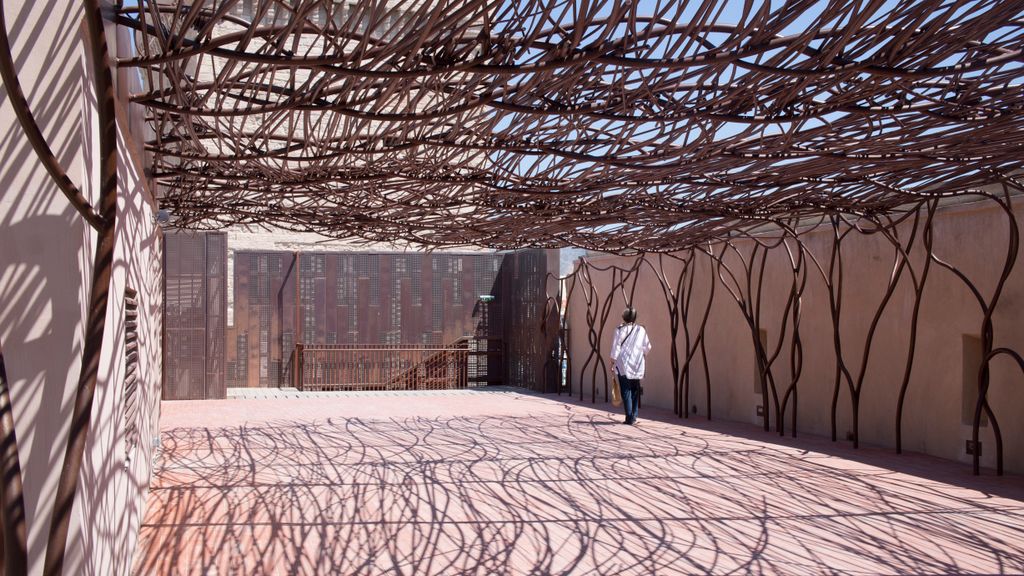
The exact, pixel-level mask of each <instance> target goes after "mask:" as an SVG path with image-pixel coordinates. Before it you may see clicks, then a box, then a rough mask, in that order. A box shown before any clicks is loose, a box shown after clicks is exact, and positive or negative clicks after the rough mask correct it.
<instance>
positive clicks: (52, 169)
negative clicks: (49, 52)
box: [0, 0, 104, 231]
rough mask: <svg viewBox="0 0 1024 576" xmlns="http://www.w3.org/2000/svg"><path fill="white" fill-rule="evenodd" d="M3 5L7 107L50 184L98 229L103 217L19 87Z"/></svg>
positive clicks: (0, 57) (0, 71)
mask: <svg viewBox="0 0 1024 576" xmlns="http://www.w3.org/2000/svg"><path fill="white" fill-rule="evenodd" d="M4 8H5V7H4V2H3V0H0V77H2V78H3V81H4V87H5V88H7V97H8V99H9V100H10V103H11V108H13V109H14V114H15V115H16V116H17V117H18V123H20V124H21V129H22V130H23V131H24V132H25V137H27V138H28V141H29V143H30V144H31V145H32V149H33V150H34V151H35V153H36V156H38V157H39V163H40V164H42V165H43V168H45V169H46V172H47V173H48V174H49V175H50V177H51V178H53V181H54V183H55V184H57V187H58V188H60V191H61V192H63V193H64V196H66V197H67V199H68V202H70V203H71V206H72V207H74V209H75V210H76V211H78V213H79V214H81V215H82V218H84V219H85V221H86V222H88V223H89V226H92V228H93V229H94V230H97V231H98V230H100V229H101V228H103V225H104V221H103V216H101V215H100V214H97V213H96V210H94V209H93V207H92V204H90V203H89V200H88V199H86V197H85V195H84V194H82V191H81V190H79V189H78V186H75V183H74V182H72V181H71V179H70V178H68V174H67V171H65V170H64V167H63V166H61V164H60V161H59V160H57V156H55V155H54V153H53V150H51V149H50V145H49V144H47V143H46V137H45V136H43V133H42V131H41V130H40V129H39V124H38V123H37V122H36V119H35V116H33V115H32V109H31V108H30V107H29V104H28V100H27V99H26V98H25V92H24V91H23V90H22V89H21V81H20V80H18V71H17V70H15V68H14V59H13V58H12V56H11V42H10V40H9V39H8V37H7V21H6V19H5V17H4Z"/></svg>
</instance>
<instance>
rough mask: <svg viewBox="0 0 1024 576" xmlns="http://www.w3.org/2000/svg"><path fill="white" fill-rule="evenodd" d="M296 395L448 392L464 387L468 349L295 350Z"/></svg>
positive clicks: (341, 346) (385, 346)
mask: <svg viewBox="0 0 1024 576" xmlns="http://www.w3.org/2000/svg"><path fill="white" fill-rule="evenodd" d="M295 349H296V358H298V360H299V366H298V368H299V369H298V371H297V376H298V377H297V378H296V381H295V387H296V388H298V389H299V390H448V389H456V388H466V387H467V385H468V384H469V379H468V370H467V369H468V365H469V362H468V358H469V355H470V350H469V348H468V346H467V345H466V342H465V341H464V340H460V341H458V342H456V343H455V344H452V345H448V346H421V345H407V344H405V345H391V344H336V345H316V346H303V345H301V344H299V345H296V348H295Z"/></svg>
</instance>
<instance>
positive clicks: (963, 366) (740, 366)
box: [569, 198, 1024, 473]
mask: <svg viewBox="0 0 1024 576" xmlns="http://www.w3.org/2000/svg"><path fill="white" fill-rule="evenodd" d="M1016 202H1017V204H1018V205H1024V201H1022V200H1021V199H1020V198H1017V199H1016ZM1021 210H1022V209H1021V208H1018V209H1017V211H1016V214H1017V221H1018V222H1019V221H1020V220H1021V218H1020V216H1021ZM901 231H902V233H903V234H904V235H906V234H907V233H908V232H909V230H908V228H907V227H906V226H904V227H902V228H901ZM934 231H935V244H934V250H935V253H936V255H938V256H940V257H941V258H943V259H945V260H947V261H949V262H951V263H953V264H955V265H956V266H958V267H959V268H960V269H961V270H963V271H964V273H965V274H967V276H968V277H969V278H971V279H972V280H973V281H974V282H976V283H977V284H978V286H979V288H980V290H981V292H982V294H984V295H985V296H986V297H988V296H989V295H991V293H992V291H993V289H994V286H995V283H996V281H997V279H998V276H999V274H1000V272H1001V269H1002V265H1003V262H1004V260H1005V257H1006V247H1007V238H1008V234H1009V225H1008V222H1007V218H1006V216H1005V214H1004V213H1003V212H1001V211H1000V210H999V209H998V208H996V207H995V205H994V203H992V202H990V201H986V202H976V203H970V204H963V205H959V206H950V207H945V208H942V209H940V211H939V213H938V214H937V216H936V220H935V223H934ZM904 237H905V236H904ZM805 241H806V243H807V245H808V246H809V248H810V249H811V251H812V253H813V254H814V255H815V257H816V258H817V259H818V261H819V262H820V263H821V264H822V265H823V266H826V267H827V262H828V255H829V251H830V249H831V244H832V240H831V230H830V229H829V230H820V231H815V232H812V233H810V234H809V235H808V236H807V237H806V238H805ZM737 245H738V246H740V247H741V249H742V250H743V251H745V254H749V251H750V247H751V243H750V242H749V241H746V242H744V241H739V242H737ZM916 246H917V249H916V252H913V253H912V261H913V262H914V264H915V266H916V267H917V268H918V269H920V267H921V265H922V263H923V252H922V251H921V250H920V240H918V243H917V244H916ZM716 249H717V250H719V251H720V250H721V246H718V247H716ZM648 258H649V259H650V261H652V262H656V257H654V258H652V257H650V256H648ZM589 260H590V261H591V262H592V263H593V264H594V265H595V266H607V265H610V264H617V265H619V266H625V267H627V268H628V267H629V266H630V265H631V264H632V262H633V260H632V259H631V258H619V257H612V256H590V257H589ZM665 262H666V265H665V270H666V273H667V276H668V278H670V279H672V280H673V281H674V280H675V279H676V278H678V275H679V270H680V269H681V265H680V264H679V263H678V262H676V261H670V260H669V259H666V260H665ZM727 262H728V263H730V265H731V266H733V267H734V268H736V267H738V264H739V262H738V259H737V258H735V257H730V258H728V259H727ZM843 263H844V275H845V280H844V288H843V304H842V310H843V313H842V320H841V324H840V325H841V330H842V338H843V351H844V357H845V359H846V362H847V364H848V366H849V367H850V369H851V371H852V372H854V377H856V373H857V372H858V371H859V367H860V362H859V360H860V358H861V354H862V352H863V350H864V342H865V337H866V334H867V331H868V327H869V325H870V322H871V318H872V316H873V314H874V312H875V310H876V308H877V305H878V303H879V302H880V301H881V298H882V296H883V293H884V291H885V288H886V283H887V281H888V278H889V274H890V272H891V270H892V265H893V248H892V247H891V245H890V244H889V243H888V242H887V241H886V240H885V239H883V238H882V237H880V235H878V234H875V235H870V236H865V235H862V234H858V233H853V234H851V235H850V236H849V237H848V238H847V240H845V241H844V253H843ZM1022 268H1024V266H1022V263H1021V262H1019V261H1018V262H1017V267H1016V269H1015V270H1014V272H1013V273H1012V274H1011V276H1010V277H1009V281H1008V283H1007V286H1006V288H1005V291H1004V294H1003V296H1002V299H1001V300H1000V302H999V304H998V306H997V308H996V311H995V315H994V323H995V346H996V347H1000V346H1006V347H1010V348H1014V349H1016V350H1018V351H1024V323H1022V322H1021V320H1022V317H1024V314H1022V308H1021V302H1022V298H1024V269H1022ZM826 269H827V268H826ZM709 274H710V270H709V259H708V258H707V257H704V258H700V259H699V261H698V267H697V276H696V278H695V289H694V303H693V305H692V306H693V309H692V310H691V317H690V319H689V322H690V326H691V327H692V329H693V330H696V328H697V325H698V324H699V319H700V318H699V315H700V314H701V313H702V312H703V306H704V304H705V303H706V302H707V297H708V287H709V285H710V276H709ZM593 278H594V281H595V283H596V285H597V293H598V295H599V296H600V298H602V299H603V298H605V297H606V295H607V293H608V286H609V283H610V273H607V272H606V273H594V274H593ZM791 281H792V272H791V269H790V267H789V260H788V257H787V256H786V252H785V251H784V250H773V251H772V252H771V254H770V255H769V258H768V264H767V269H766V274H765V288H764V295H763V299H764V300H763V310H764V312H763V321H762V323H763V327H765V328H766V337H767V344H768V346H769V348H771V349H773V348H774V347H775V346H776V345H777V344H778V341H779V338H780V334H781V318H782V310H783V308H784V306H785V300H786V296H787V295H788V293H789V289H790V283H791ZM630 287H631V286H630V285H627V287H626V289H627V291H628V290H629V289H630ZM635 294H636V296H635V300H634V303H635V306H636V307H637V309H638V310H639V314H640V322H641V323H643V324H644V325H646V326H647V328H648V330H649V332H650V336H651V340H652V341H653V344H654V349H653V350H652V352H651V355H650V356H649V358H648V373H647V378H646V379H645V381H644V391H645V395H644V403H645V405H648V406H650V405H655V406H659V407H664V408H669V409H670V408H671V407H672V403H673V388H672V384H671V382H672V372H671V366H670V361H669V349H670V348H669V347H670V342H671V337H670V331H669V322H668V308H667V306H666V303H665V300H664V298H663V296H662V289H661V285H660V283H659V282H658V280H657V278H656V276H655V275H654V273H653V272H652V269H651V268H650V267H648V266H644V267H643V268H642V270H641V273H640V278H639V281H638V285H637V287H636V290H635ZM614 298H615V300H614V303H613V305H612V308H611V314H610V316H609V318H608V320H607V322H606V326H607V327H606V329H605V333H604V336H603V340H602V342H601V353H602V354H604V355H605V356H607V353H608V349H609V348H610V346H611V341H610V338H611V333H612V332H613V330H614V327H615V326H616V325H617V324H618V323H619V322H620V314H621V311H622V308H623V306H624V299H623V298H622V296H621V295H619V294H616V295H615V297H614ZM912 307H913V292H912V289H911V283H910V277H909V273H907V272H905V273H904V275H903V278H902V279H901V280H900V283H899V285H898V287H897V290H896V292H895V294H894V296H893V298H892V301H891V302H890V303H889V306H888V308H887V309H886V311H885V314H884V316H883V317H882V319H881V322H880V324H879V326H878V329H877V334H876V336H875V338H874V342H873V346H872V348H871V354H870V356H869V363H868V367H867V371H866V374H865V378H864V385H863V392H862V393H861V402H860V403H861V409H860V439H861V442H864V443H868V444H874V445H881V446H887V447H893V446H895V418H896V405H897V398H898V393H899V386H900V383H901V381H902V376H903V369H904V362H905V359H906V350H907V343H908V340H909V334H910V318H911V311H912ZM981 323H982V313H981V311H980V308H979V306H978V304H977V303H976V301H975V300H974V298H973V297H972V296H971V294H970V292H969V291H968V289H967V288H966V287H965V286H964V284H963V283H962V282H961V281H960V280H958V279H957V278H956V277H955V276H954V275H953V274H952V273H950V272H949V271H947V270H944V269H942V268H939V267H937V266H933V267H932V270H931V274H930V277H929V279H928V282H927V285H926V288H925V292H924V298H923V303H922V309H921V320H920V325H919V332H918V342H917V353H916V355H915V364H914V370H913V373H912V378H911V381H910V385H909V389H908V393H907V398H906V406H905V410H904V416H903V447H904V449H905V450H910V451H918V452H925V453H928V454H933V455H937V456H940V457H943V458H948V459H953V460H961V461H964V462H968V461H970V458H971V457H970V456H969V455H967V453H966V446H965V441H966V440H967V439H968V438H970V434H971V427H970V426H969V425H967V424H964V423H963V409H964V405H965V404H966V405H967V406H968V408H969V413H970V414H971V415H972V416H973V406H974V399H973V398H972V397H970V395H971V394H972V391H973V390H974V386H976V385H975V384H974V380H973V379H972V380H970V381H969V382H968V384H967V385H966V386H965V383H964V381H965V376H964V374H965V372H966V373H967V374H968V377H969V378H973V377H974V375H975V374H976V372H975V366H976V364H974V363H976V362H978V359H977V358H971V345H972V344H971V342H972V340H971V339H972V338H976V337H978V336H979V335H980V330H981ZM569 325H570V329H571V334H570V351H571V354H572V361H573V377H572V378H573V393H574V394H576V395H577V396H578V394H579V385H580V382H581V381H582V383H583V386H584V388H585V394H584V396H585V398H589V397H590V390H591V382H592V377H591V372H590V370H587V372H586V374H581V373H580V368H581V364H582V363H583V361H584V360H585V359H586V357H587V354H588V353H589V351H590V347H589V344H588V342H587V321H586V302H585V299H584V297H583V294H582V291H581V290H580V288H579V287H577V289H576V292H574V293H573V295H572V297H571V299H570V306H569ZM786 334H787V336H786V337H785V340H784V342H783V344H784V348H783V352H782V354H781V357H780V359H779V360H778V361H777V362H776V363H775V365H774V367H773V372H774V373H775V376H776V379H777V381H779V382H780V383H781V384H780V385H783V386H784V385H786V384H788V382H789V380H790V379H791V375H790V369H789V358H788V351H789V337H788V334H789V329H788V328H787V331H786ZM706 335H707V354H708V364H709V368H710V376H711V378H710V380H711V386H710V392H711V413H712V416H713V417H714V418H717V419H726V420H733V421H747V422H752V423H758V424H760V423H761V419H760V418H759V417H757V415H756V410H757V406H758V405H760V404H762V398H761V394H760V392H755V389H756V384H755V382H756V381H757V373H756V364H755V356H754V346H753V339H752V336H751V331H750V329H749V327H748V325H747V323H746V321H745V320H744V318H743V316H742V314H741V313H740V309H739V307H738V306H737V304H736V301H735V300H734V299H733V298H732V297H731V296H730V295H729V293H728V292H726V291H725V290H724V289H723V286H722V285H721V283H719V286H718V289H717V292H716V295H715V300H714V302H713V305H712V310H711V315H710V319H709V321H708V326H707V332H706ZM801 338H802V342H803V346H804V350H803V351H804V363H803V373H802V375H801V378H800V380H799V383H798V390H799V392H798V393H799V404H798V424H797V428H798V430H799V431H800V432H802V433H811V434H818V435H828V434H830V431H831V422H830V406H831V401H832V391H833V382H834V373H835V353H834V344H833V337H832V321H831V317H830V314H829V304H828V291H827V289H826V287H825V285H824V283H823V280H822V276H821V274H820V273H819V272H818V271H817V269H815V268H813V267H812V268H811V269H810V270H809V276H808V282H807V288H806V290H805V293H804V296H803V319H802V322H801ZM975 342H976V341H975ZM677 346H678V348H679V349H680V351H681V353H682V354H685V351H684V345H683V334H682V331H680V335H679V341H678V344H677ZM698 358H699V356H698ZM694 369H695V370H694V372H693V380H692V383H691V392H690V398H689V402H688V404H689V407H688V408H689V409H690V410H691V411H692V410H693V409H694V407H696V415H697V417H700V418H703V417H705V416H706V412H707V410H706V408H705V404H706V398H707V386H706V381H705V378H704V375H703V367H702V365H701V364H700V363H699V361H698V362H697V364H696V365H695V366H694ZM1019 372H1020V371H1019V370H1018V368H1017V367H1016V366H1015V365H1013V364H1012V362H1010V361H1009V360H1007V359H1005V358H1004V359H997V360H995V363H994V365H993V374H992V386H991V389H990V392H989V398H990V402H991V405H992V407H993V409H994V411H995V414H996V418H997V419H998V423H999V425H1000V428H1001V431H1002V437H1003V442H1004V450H1005V454H1004V458H1005V465H1006V469H1007V470H1008V471H1013V472H1017V473H1021V472H1024V441H1022V439H1024V420H1022V419H1021V418H1020V417H1019V415H1020V414H1021V412H1022V411H1024V376H1022V375H1021V374H1020V373H1019ZM600 378H601V374H600V372H599V380H598V382H599V385H598V386H599V391H601V392H603V387H604V384H603V380H602V379H600ZM965 390H966V394H965ZM601 397H602V395H601V393H600V392H599V399H600V398H601ZM690 417H691V418H692V417H694V415H693V414H691V416H690ZM772 422H773V425H774V418H773V419H772ZM851 423H852V419H851V416H850V394H849V392H848V390H847V388H846V386H845V384H844V385H843V388H842V390H841V392H840V400H839V409H838V420H837V424H838V425H837V428H838V435H839V439H840V441H845V438H846V435H847V433H848V432H849V431H850V430H852V425H851ZM786 426H787V428H788V426H789V422H788V421H787V423H786ZM981 442H982V464H983V465H984V466H988V467H991V466H994V463H995V445H994V441H993V436H992V430H991V426H985V427H983V428H982V433H981Z"/></svg>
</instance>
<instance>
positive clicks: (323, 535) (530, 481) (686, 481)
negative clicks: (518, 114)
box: [136, 391, 1024, 576]
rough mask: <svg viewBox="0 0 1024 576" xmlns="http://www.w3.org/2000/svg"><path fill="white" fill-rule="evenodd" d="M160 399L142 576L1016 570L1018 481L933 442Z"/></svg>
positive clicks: (368, 403) (422, 400) (605, 416)
mask: <svg viewBox="0 0 1024 576" xmlns="http://www.w3.org/2000/svg"><path fill="white" fill-rule="evenodd" d="M162 409H163V419H162V422H163V430H164V432H163V446H164V452H163V456H162V459H161V462H160V464H159V466H158V467H157V470H156V474H155V477H154V480H153V486H152V491H151V493H150V496H149V503H148V512H147V515H146V518H145V521H144V525H143V528H142V534H141V539H140V543H139V552H138V554H137V557H136V572H137V573H138V574H145V575H160V574H202V575H214V574H216V575H217V576H225V575H250V574H267V575H277V574H280V575H285V574H308V575H313V574H318V575H319V574H346V575H347V574H416V575H421V574H480V575H490V574H682V573H697V574H700V573H716V574H726V573H765V574H818V573H846V574H877V573H894V572H911V573H919V574H924V573H933V574H953V573H963V572H971V573H979V572H980V573H1020V572H1024V481H1022V479H1021V478H1020V477H1019V476H1018V477H1005V478H993V477H982V478H975V477H972V476H971V475H970V469H969V468H968V467H965V466H962V465H958V464H953V463H949V462H945V461H941V460H936V459H932V458H928V457H923V456H915V455H907V456H904V457H897V456H895V455H894V454H892V453H891V452H888V451H883V450H874V449H862V450H858V451H853V450H852V449H849V448H847V447H844V446H842V445H835V444H832V443H830V442H827V441H824V440H822V439H817V438H811V439H798V440H791V439H785V440H779V439H778V438H777V437H774V436H771V435H768V434H765V433H764V432H762V431H760V430H758V429H756V428H754V427H751V426H744V425H735V424H724V423H723V424H718V423H705V422H702V421H696V422H693V423H694V424H697V425H698V426H697V427H692V426H683V425H681V424H679V423H678V422H679V421H678V420H675V419H673V417H672V416H671V415H670V414H667V413H658V412H655V411H652V410H646V411H642V412H643V413H642V415H644V416H647V417H648V419H644V420H642V421H641V423H640V425H639V426H637V427H635V428H631V427H626V426H623V425H621V424H618V423H617V422H618V419H619V417H618V416H617V415H615V416H614V417H613V416H612V415H610V414H609V413H608V412H607V411H604V410H601V409H594V408H592V407H589V406H586V405H578V404H575V403H568V404H566V403H563V402H561V401H559V399H558V398H557V397H553V396H534V395H526V394H519V393H515V392H510V391H502V392H488V391H460V392H455V393H449V394H445V395H439V394H436V393H434V394H417V393H407V394H404V395H402V397H400V398H396V397H393V396H377V397H373V396H370V395H363V396H356V397H345V396H343V395H342V396H337V397H330V398H309V399H305V398H303V399H284V400H241V399H239V400H225V401H207V402H165V403H164V404H163V408H162ZM652 416H653V417H654V418H661V419H663V420H664V421H652V420H651V419H650V417H652ZM688 424H689V422H688ZM925 475H927V477H926V476H925Z"/></svg>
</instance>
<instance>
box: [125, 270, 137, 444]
mask: <svg viewBox="0 0 1024 576" xmlns="http://www.w3.org/2000/svg"><path fill="white" fill-rule="evenodd" d="M138 372H139V301H138V294H137V293H136V291H135V290H133V289H131V288H125V290H124V449H125V463H127V462H129V461H131V457H132V454H133V453H134V452H135V447H136V446H137V445H138V443H139V398H138V396H139V394H138V390H139V374H138Z"/></svg>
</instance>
